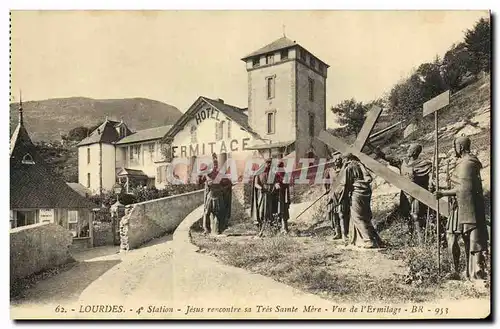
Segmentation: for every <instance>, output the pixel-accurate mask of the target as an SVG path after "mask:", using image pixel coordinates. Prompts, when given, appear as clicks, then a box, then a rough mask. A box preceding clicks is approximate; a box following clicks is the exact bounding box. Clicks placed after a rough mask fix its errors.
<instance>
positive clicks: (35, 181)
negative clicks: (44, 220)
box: [10, 124, 96, 209]
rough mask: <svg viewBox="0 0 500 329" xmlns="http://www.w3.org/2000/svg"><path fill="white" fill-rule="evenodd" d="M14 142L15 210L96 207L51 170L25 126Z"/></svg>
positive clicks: (12, 198) (12, 192) (12, 191)
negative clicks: (29, 161) (27, 160)
mask: <svg viewBox="0 0 500 329" xmlns="http://www.w3.org/2000/svg"><path fill="white" fill-rule="evenodd" d="M10 145H11V152H10V208H11V209H26V208H28V209H29V208H32V209H42V208H47V209H56V208H65V209H71V208H95V207H96V205H95V204H94V203H92V202H90V201H89V200H88V199H86V198H84V197H82V196H80V195H79V194H78V193H77V192H75V191H74V190H73V189H72V188H71V187H69V186H68V185H67V184H66V183H65V182H64V181H63V179H62V178H61V177H59V176H57V175H56V174H54V172H52V170H51V169H49V167H48V166H47V165H46V163H45V162H44V161H43V159H42V157H41V156H40V155H39V154H38V151H37V150H36V147H35V145H33V143H32V142H31V139H30V138H29V135H28V132H27V131H26V128H25V127H24V125H22V124H20V125H19V126H18V127H17V128H16V131H15V132H14V134H13V135H12V138H11V141H10ZM28 155H29V156H28ZM25 157H26V158H25ZM28 158H29V160H32V162H31V164H29V163H23V159H25V160H26V159H28ZM24 162H26V161H24Z"/></svg>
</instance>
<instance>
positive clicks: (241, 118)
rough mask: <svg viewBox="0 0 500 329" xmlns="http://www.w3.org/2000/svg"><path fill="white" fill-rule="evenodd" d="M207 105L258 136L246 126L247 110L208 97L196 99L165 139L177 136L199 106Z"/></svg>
mask: <svg viewBox="0 0 500 329" xmlns="http://www.w3.org/2000/svg"><path fill="white" fill-rule="evenodd" d="M202 103H204V104H208V105H210V106H212V107H214V108H216V109H217V110H219V111H220V112H222V113H223V114H224V115H226V116H227V117H228V118H230V119H231V120H233V121H234V123H236V124H237V125H239V126H240V127H241V128H242V129H244V130H246V131H248V132H249V133H250V134H252V135H254V136H257V137H258V134H257V133H256V132H255V131H254V130H253V129H252V128H251V127H250V125H249V124H248V116H247V115H246V113H245V112H246V111H247V109H246V108H245V109H242V108H239V107H236V106H232V105H229V104H225V103H223V102H221V101H220V100H214V99H211V98H208V97H204V96H200V97H198V99H197V100H196V101H195V102H194V103H193V105H191V107H190V108H189V109H188V110H187V111H186V112H184V114H183V115H182V116H181V117H180V118H179V120H177V122H176V123H175V124H174V125H173V126H172V128H171V129H170V130H169V131H168V132H167V134H165V137H167V138H172V137H174V136H175V134H177V133H178V132H179V131H180V130H181V129H182V128H183V127H184V126H185V125H186V124H187V123H188V122H189V120H191V119H192V116H193V113H194V112H195V111H197V110H198V109H200V106H201V104H202Z"/></svg>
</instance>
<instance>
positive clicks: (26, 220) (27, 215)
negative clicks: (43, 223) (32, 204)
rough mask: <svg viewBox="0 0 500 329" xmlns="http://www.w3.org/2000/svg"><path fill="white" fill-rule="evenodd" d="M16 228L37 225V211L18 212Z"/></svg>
mask: <svg viewBox="0 0 500 329" xmlns="http://www.w3.org/2000/svg"><path fill="white" fill-rule="evenodd" d="M16 213H17V215H16V219H17V220H16V227H21V226H26V225H33V224H36V222H37V220H36V210H22V211H21V210H18V211H16Z"/></svg>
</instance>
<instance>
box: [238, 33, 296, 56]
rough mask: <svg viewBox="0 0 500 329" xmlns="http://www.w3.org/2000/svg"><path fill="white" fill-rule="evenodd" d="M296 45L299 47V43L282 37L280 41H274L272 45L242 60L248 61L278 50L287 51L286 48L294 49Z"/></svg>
mask: <svg viewBox="0 0 500 329" xmlns="http://www.w3.org/2000/svg"><path fill="white" fill-rule="evenodd" d="M296 45H297V43H296V42H295V41H292V40H290V39H288V38H287V37H281V38H279V39H278V40H276V41H273V42H271V43H270V44H268V45H266V46H264V47H262V48H260V49H258V50H256V51H254V52H252V53H250V54H248V55H246V56H245V57H243V58H242V60H246V59H248V58H250V57H254V56H258V55H262V54H266V53H269V52H273V51H278V50H281V49H285V48H290V47H293V46H296Z"/></svg>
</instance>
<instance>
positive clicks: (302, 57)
mask: <svg viewBox="0 0 500 329" xmlns="http://www.w3.org/2000/svg"><path fill="white" fill-rule="evenodd" d="M300 59H301V60H303V61H304V62H305V61H306V52H305V51H304V50H303V49H301V50H300Z"/></svg>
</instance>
